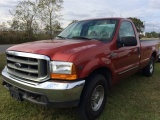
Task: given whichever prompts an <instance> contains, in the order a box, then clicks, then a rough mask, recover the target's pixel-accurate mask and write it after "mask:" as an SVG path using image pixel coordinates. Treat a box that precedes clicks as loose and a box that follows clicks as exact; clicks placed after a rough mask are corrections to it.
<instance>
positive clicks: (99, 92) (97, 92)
mask: <svg viewBox="0 0 160 120" xmlns="http://www.w3.org/2000/svg"><path fill="white" fill-rule="evenodd" d="M103 100H104V88H103V86H102V85H98V86H97V87H96V88H95V89H94V90H93V93H92V96H91V108H92V110H93V111H97V110H98V109H99V108H100V107H101V105H102V103H103Z"/></svg>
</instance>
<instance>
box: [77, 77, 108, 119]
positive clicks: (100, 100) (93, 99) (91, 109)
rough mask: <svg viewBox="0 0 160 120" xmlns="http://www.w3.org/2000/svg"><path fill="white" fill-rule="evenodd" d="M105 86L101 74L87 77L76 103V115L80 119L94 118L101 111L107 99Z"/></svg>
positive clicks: (104, 80) (105, 82) (105, 83)
mask: <svg viewBox="0 0 160 120" xmlns="http://www.w3.org/2000/svg"><path fill="white" fill-rule="evenodd" d="M107 88H108V87H107V81H106V79H105V77H104V76H103V75H99V74H97V75H93V76H91V77H89V79H88V81H87V82H86V84H85V87H84V89H83V92H82V96H81V100H80V103H79V105H78V116H79V117H80V118H81V119H82V120H93V119H96V118H97V117H98V116H99V115H100V114H101V113H102V111H103V109H104V107H105V103H106V99H107Z"/></svg>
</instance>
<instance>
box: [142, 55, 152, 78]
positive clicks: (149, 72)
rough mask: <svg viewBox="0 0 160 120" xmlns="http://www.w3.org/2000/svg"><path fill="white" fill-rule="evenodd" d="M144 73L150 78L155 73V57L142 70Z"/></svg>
mask: <svg viewBox="0 0 160 120" xmlns="http://www.w3.org/2000/svg"><path fill="white" fill-rule="evenodd" d="M142 72H143V74H144V75H145V76H147V77H150V76H152V74H153V72H154V57H153V56H152V57H151V58H150V61H149V63H148V65H147V66H146V67H145V68H143V69H142Z"/></svg>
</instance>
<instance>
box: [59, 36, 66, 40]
mask: <svg viewBox="0 0 160 120" xmlns="http://www.w3.org/2000/svg"><path fill="white" fill-rule="evenodd" d="M57 37H59V38H62V39H67V38H66V37H63V36H57Z"/></svg>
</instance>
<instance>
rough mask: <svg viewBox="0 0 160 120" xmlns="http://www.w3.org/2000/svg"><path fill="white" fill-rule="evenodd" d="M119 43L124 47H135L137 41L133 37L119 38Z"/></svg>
mask: <svg viewBox="0 0 160 120" xmlns="http://www.w3.org/2000/svg"><path fill="white" fill-rule="evenodd" d="M120 42H121V43H122V44H123V45H124V46H136V45H137V39H136V38H135V37H133V36H127V37H121V38H120Z"/></svg>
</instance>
